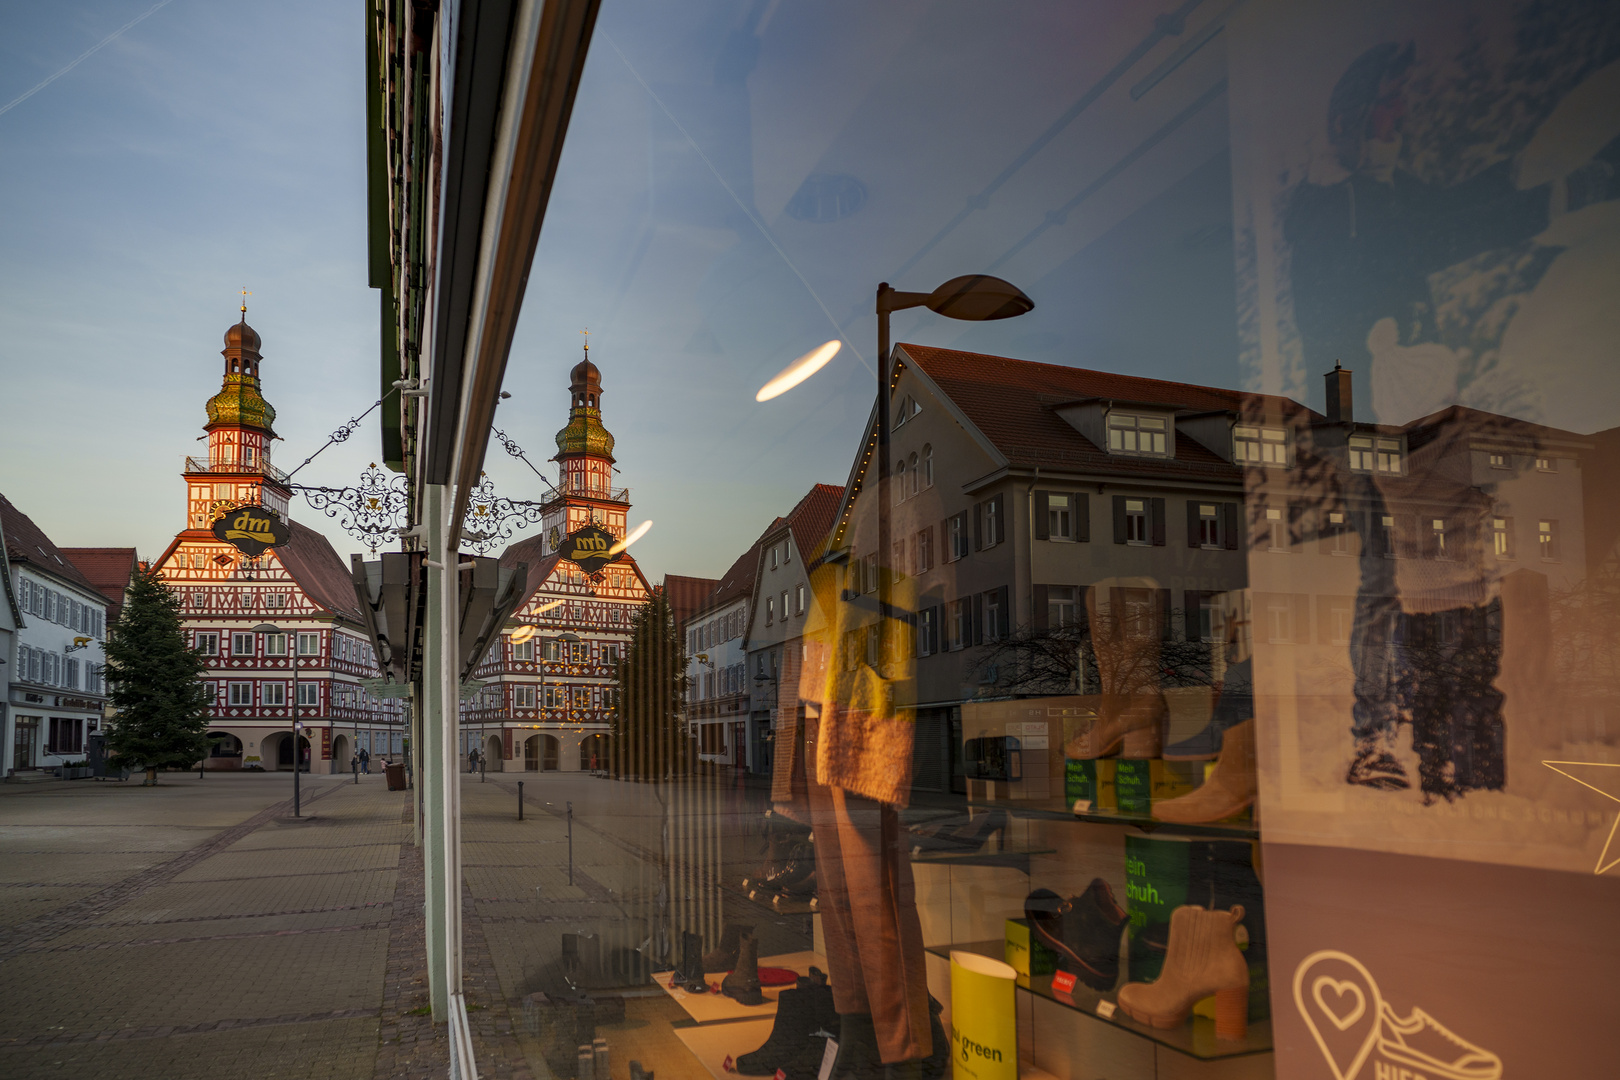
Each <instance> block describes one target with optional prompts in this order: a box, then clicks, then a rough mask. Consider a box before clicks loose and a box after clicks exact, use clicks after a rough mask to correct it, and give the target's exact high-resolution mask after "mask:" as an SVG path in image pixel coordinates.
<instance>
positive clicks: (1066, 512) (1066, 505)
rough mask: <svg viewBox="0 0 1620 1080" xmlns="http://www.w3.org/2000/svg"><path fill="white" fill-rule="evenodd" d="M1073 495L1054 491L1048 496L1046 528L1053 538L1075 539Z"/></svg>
mask: <svg viewBox="0 0 1620 1080" xmlns="http://www.w3.org/2000/svg"><path fill="white" fill-rule="evenodd" d="M1073 501H1074V500H1073V497H1072V496H1069V495H1059V494H1056V493H1053V494H1051V495H1048V496H1047V497H1046V529H1047V534H1048V535H1049V536H1051V538H1052V539H1053V540H1073V539H1074V510H1073V508H1072V506H1071V505H1070V504H1071V503H1072V502H1073Z"/></svg>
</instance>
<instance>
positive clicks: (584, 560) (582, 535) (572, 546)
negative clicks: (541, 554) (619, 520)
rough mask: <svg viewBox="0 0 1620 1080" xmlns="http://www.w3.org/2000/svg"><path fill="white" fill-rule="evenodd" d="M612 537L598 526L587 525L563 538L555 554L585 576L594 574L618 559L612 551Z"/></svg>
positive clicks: (616, 553) (617, 554)
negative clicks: (573, 565)
mask: <svg viewBox="0 0 1620 1080" xmlns="http://www.w3.org/2000/svg"><path fill="white" fill-rule="evenodd" d="M613 543H614V536H613V534H612V533H610V532H608V531H607V530H606V529H604V528H602V527H601V526H600V525H587V526H585V527H584V528H583V529H577V530H575V531H574V532H571V533H569V534H568V535H567V536H565V537H564V538H563V542H562V543H561V544H560V545H559V546H558V548H557V553H558V554H559V555H561V556H562V557H563V558H565V559H567V560H568V561H569V562H571V563H573V564H575V565H576V566H578V567H579V568H580V569H581V570H583V571H585V572H586V573H587V574H594V573H596V572H597V571H598V570H600V569H602V567H604V566H606V565H607V564H608V563H610V562H613V561H614V560H615V559H617V558H618V557H619V553H618V552H615V551H613V550H612V547H613Z"/></svg>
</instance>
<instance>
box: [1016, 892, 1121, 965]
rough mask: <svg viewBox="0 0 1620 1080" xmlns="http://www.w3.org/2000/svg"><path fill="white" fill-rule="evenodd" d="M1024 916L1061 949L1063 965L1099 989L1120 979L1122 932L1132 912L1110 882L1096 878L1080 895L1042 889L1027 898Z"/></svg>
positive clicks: (1051, 945)
mask: <svg viewBox="0 0 1620 1080" xmlns="http://www.w3.org/2000/svg"><path fill="white" fill-rule="evenodd" d="M1024 916H1025V917H1026V918H1027V919H1029V925H1030V929H1031V930H1032V931H1034V933H1035V934H1036V936H1037V937H1038V938H1039V939H1040V941H1041V943H1042V944H1044V945H1045V946H1046V947H1047V948H1049V949H1051V950H1052V951H1053V952H1055V953H1057V957H1058V968H1059V969H1060V970H1062V971H1066V972H1068V973H1069V974H1071V975H1075V976H1078V977H1079V979H1080V981H1081V982H1083V983H1085V984H1086V985H1087V986H1089V987H1091V988H1092V989H1093V990H1112V989H1113V988H1114V984H1115V983H1116V982H1118V981H1119V938H1120V934H1121V933H1123V932H1124V930H1125V921H1126V919H1127V918H1128V916H1127V915H1126V914H1125V910H1124V909H1123V908H1121V907H1120V906H1119V902H1118V901H1116V900H1115V899H1114V890H1113V889H1111V888H1109V887H1108V882H1106V881H1104V880H1103V879H1102V878H1095V879H1093V881H1092V882H1091V884H1090V885H1089V886H1087V888H1086V891H1085V892H1083V893H1081V894H1080V895H1079V896H1076V897H1072V898H1070V899H1068V900H1062V899H1060V898H1059V897H1058V894H1057V893H1055V892H1052V891H1051V890H1050V889H1036V890H1035V891H1034V892H1032V893H1030V894H1029V898H1028V899H1026V900H1025V901H1024Z"/></svg>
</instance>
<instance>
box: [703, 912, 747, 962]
mask: <svg viewBox="0 0 1620 1080" xmlns="http://www.w3.org/2000/svg"><path fill="white" fill-rule="evenodd" d="M753 932H754V928H753V927H752V926H749V925H748V924H747V923H727V924H726V928H725V930H724V931H722V932H721V934H720V944H719V945H717V946H715V948H714V950H713V951H712V952H709V953H706V954H704V957H703V971H704V973H705V974H707V973H708V972H711V971H721V972H724V971H730V970H731V969H732V968H734V967H736V966H737V945H738V943H739V942H741V941H742V938H743V935H744V934H752V933H753Z"/></svg>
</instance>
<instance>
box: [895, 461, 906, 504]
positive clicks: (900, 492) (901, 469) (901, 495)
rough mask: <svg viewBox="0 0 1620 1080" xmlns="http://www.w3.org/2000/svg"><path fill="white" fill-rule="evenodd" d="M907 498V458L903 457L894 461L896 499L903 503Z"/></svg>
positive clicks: (897, 501)
mask: <svg viewBox="0 0 1620 1080" xmlns="http://www.w3.org/2000/svg"><path fill="white" fill-rule="evenodd" d="M905 499H906V459H905V458H903V457H902V458H901V459H900V460H898V461H896V462H895V463H894V501H895V502H896V503H902V502H904V501H905Z"/></svg>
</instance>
